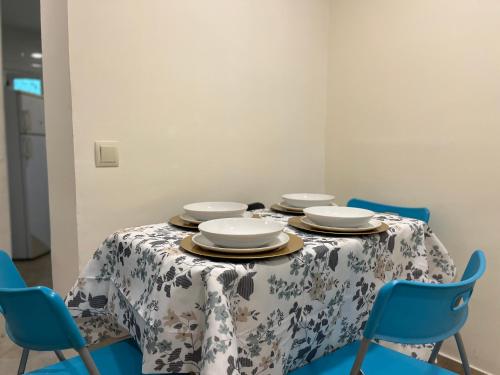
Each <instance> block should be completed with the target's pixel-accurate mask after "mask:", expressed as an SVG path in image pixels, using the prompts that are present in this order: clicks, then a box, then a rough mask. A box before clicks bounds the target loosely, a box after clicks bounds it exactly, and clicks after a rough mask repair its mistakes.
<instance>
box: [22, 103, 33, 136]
mask: <svg viewBox="0 0 500 375" xmlns="http://www.w3.org/2000/svg"><path fill="white" fill-rule="evenodd" d="M30 130H31V113H30V111H28V110H26V109H23V110H21V132H22V133H28V132H29V131H30Z"/></svg>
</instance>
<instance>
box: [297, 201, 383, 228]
mask: <svg viewBox="0 0 500 375" xmlns="http://www.w3.org/2000/svg"><path fill="white" fill-rule="evenodd" d="M304 214H305V215H306V216H307V217H308V218H309V219H310V220H311V221H312V222H314V223H316V224H319V225H323V226H326V227H337V228H352V227H362V226H367V225H369V222H370V219H371V218H372V217H373V215H375V213H374V212H373V211H370V210H365V209H363V208H354V207H340V206H321V207H309V208H305V209H304Z"/></svg>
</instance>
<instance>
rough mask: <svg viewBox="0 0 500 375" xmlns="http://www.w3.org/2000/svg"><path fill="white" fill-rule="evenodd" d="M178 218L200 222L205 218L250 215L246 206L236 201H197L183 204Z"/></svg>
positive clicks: (189, 221)
mask: <svg viewBox="0 0 500 375" xmlns="http://www.w3.org/2000/svg"><path fill="white" fill-rule="evenodd" d="M183 208H184V213H183V214H182V215H179V216H180V218H181V219H182V220H184V221H186V222H188V223H193V224H200V223H202V222H204V221H207V220H213V219H221V218H227V217H252V213H251V212H247V211H246V209H247V208H248V206H247V205H246V204H244V203H237V202H198V203H190V204H187V205H185V206H184V207H183Z"/></svg>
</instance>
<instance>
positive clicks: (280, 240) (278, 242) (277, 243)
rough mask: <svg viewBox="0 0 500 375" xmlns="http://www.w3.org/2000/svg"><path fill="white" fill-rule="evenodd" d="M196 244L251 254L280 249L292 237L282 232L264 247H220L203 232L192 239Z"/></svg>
mask: <svg viewBox="0 0 500 375" xmlns="http://www.w3.org/2000/svg"><path fill="white" fill-rule="evenodd" d="M191 240H192V241H193V243H194V244H195V245H198V246H199V247H201V248H202V249H206V250H212V251H217V252H219V253H237V254H238V253H239V254H249V253H261V252H263V251H269V250H274V249H278V248H280V247H282V246H285V245H286V244H287V243H288V241H289V240H290V237H288V235H287V234H286V233H280V234H279V236H278V237H277V238H276V239H275V240H274V241H273V242H271V243H270V244H269V245H267V246H263V247H253V248H243V249H238V248H230V247H220V246H217V245H214V243H213V242H212V241H210V240H209V239H208V238H206V237H205V236H204V235H203V234H202V233H198V234H195V235H194V236H193V238H192V239H191Z"/></svg>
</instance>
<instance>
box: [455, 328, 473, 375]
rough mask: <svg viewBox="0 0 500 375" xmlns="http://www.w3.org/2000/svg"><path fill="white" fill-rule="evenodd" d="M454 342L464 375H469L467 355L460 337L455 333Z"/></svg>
mask: <svg viewBox="0 0 500 375" xmlns="http://www.w3.org/2000/svg"><path fill="white" fill-rule="evenodd" d="M455 341H456V342H457V347H458V352H459V353H460V359H461V360H462V367H463V369H464V374H465V375H471V369H470V366H469V360H468V359H467V353H466V352H465V346H464V342H463V341H462V336H461V335H460V333H455Z"/></svg>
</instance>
